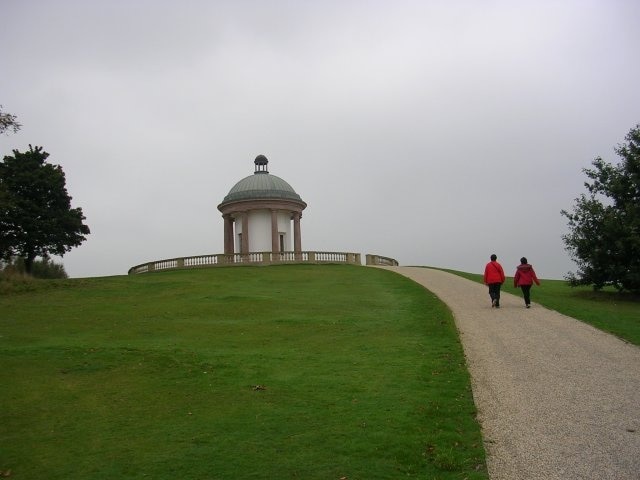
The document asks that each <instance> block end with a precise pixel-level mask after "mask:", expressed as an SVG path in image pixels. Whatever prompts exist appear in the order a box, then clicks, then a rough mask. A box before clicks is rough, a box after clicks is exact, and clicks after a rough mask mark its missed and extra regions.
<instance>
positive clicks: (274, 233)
mask: <svg viewBox="0 0 640 480" xmlns="http://www.w3.org/2000/svg"><path fill="white" fill-rule="evenodd" d="M271 253H272V254H273V256H274V258H275V257H276V255H275V254H276V253H281V252H280V242H279V241H278V211H277V210H271Z"/></svg>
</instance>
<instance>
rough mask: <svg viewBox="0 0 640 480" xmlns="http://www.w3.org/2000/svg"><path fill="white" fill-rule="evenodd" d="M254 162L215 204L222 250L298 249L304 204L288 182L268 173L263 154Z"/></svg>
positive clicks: (275, 251)
mask: <svg viewBox="0 0 640 480" xmlns="http://www.w3.org/2000/svg"><path fill="white" fill-rule="evenodd" d="M254 164H255V171H254V173H253V175H249V176H248V177H245V178H243V179H242V180H240V181H239V182H238V183H236V184H235V185H234V186H233V188H232V189H231V190H229V193H228V194H227V195H226V196H225V197H224V199H223V200H222V203H220V205H218V210H220V212H222V218H223V219H224V253H225V254H226V255H231V254H234V253H240V254H245V253H249V252H273V253H283V252H288V251H294V252H301V251H302V240H301V237H300V219H301V218H302V211H303V210H304V209H305V208H306V207H307V204H306V203H305V202H304V201H302V199H301V198H300V195H298V194H297V193H296V191H295V190H294V189H293V188H292V187H291V185H289V184H288V183H287V182H286V181H284V180H283V179H282V178H280V177H277V176H275V175H271V174H270V173H269V170H268V168H267V165H268V164H269V160H267V157H265V156H264V155H258V156H257V157H256V159H255V161H254ZM292 224H293V226H292ZM292 241H293V249H292V248H291V247H292Z"/></svg>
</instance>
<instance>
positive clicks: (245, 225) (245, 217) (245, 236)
mask: <svg viewBox="0 0 640 480" xmlns="http://www.w3.org/2000/svg"><path fill="white" fill-rule="evenodd" d="M240 253H243V254H247V253H249V212H244V213H243V214H242V246H241V249H240Z"/></svg>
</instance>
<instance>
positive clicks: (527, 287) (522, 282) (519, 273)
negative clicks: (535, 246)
mask: <svg viewBox="0 0 640 480" xmlns="http://www.w3.org/2000/svg"><path fill="white" fill-rule="evenodd" d="M534 282H535V284H536V285H540V281H539V280H538V277H537V276H536V272H535V270H534V269H533V266H531V265H529V264H528V263H527V257H522V258H521V259H520V265H518V266H517V267H516V274H515V275H514V277H513V286H514V287H516V288H518V287H520V288H521V289H522V295H523V296H524V304H525V306H526V307H527V308H531V285H533V283H534Z"/></svg>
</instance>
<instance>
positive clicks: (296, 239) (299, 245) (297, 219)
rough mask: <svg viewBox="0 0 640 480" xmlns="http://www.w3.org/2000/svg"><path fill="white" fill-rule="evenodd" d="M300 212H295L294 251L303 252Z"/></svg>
mask: <svg viewBox="0 0 640 480" xmlns="http://www.w3.org/2000/svg"><path fill="white" fill-rule="evenodd" d="M300 217H302V214H301V213H300V212H294V213H293V251H294V252H296V253H300V252H302V239H301V238H300Z"/></svg>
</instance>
